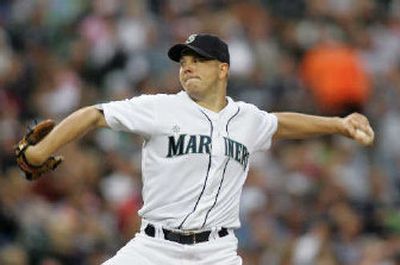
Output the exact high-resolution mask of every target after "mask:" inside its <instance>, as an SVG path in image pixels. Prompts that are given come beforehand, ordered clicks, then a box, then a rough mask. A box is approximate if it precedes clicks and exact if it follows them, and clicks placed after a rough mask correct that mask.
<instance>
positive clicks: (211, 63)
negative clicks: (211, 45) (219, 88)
mask: <svg viewBox="0 0 400 265" xmlns="http://www.w3.org/2000/svg"><path fill="white" fill-rule="evenodd" d="M221 64H222V63H221V62H219V61H217V60H209V59H206V58H203V57H201V56H199V55H197V54H195V53H188V54H183V55H182V57H181V59H180V70H179V80H180V82H181V84H182V87H183V88H184V89H185V91H186V92H188V94H190V95H191V96H193V97H195V98H197V97H198V96H206V95H207V93H211V92H212V90H213V88H214V89H216V83H217V82H218V80H220V79H221Z"/></svg>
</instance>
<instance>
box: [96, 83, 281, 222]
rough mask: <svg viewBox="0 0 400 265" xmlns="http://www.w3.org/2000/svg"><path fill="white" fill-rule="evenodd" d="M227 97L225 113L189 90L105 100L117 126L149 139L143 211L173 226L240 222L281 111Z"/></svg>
mask: <svg viewBox="0 0 400 265" xmlns="http://www.w3.org/2000/svg"><path fill="white" fill-rule="evenodd" d="M227 100H228V104H227V106H226V107H225V108H224V109H223V110H221V111H220V112H218V113H216V112H212V111H210V110H207V109H205V108H202V107H201V106H199V105H198V104H197V103H195V102H194V101H193V100H192V99H191V98H190V97H189V96H188V95H187V94H186V92H183V91H182V92H179V93H178V94H174V95H164V94H159V95H142V96H139V97H134V98H132V99H130V100H123V101H114V102H109V103H105V104H102V105H101V108H102V109H103V112H104V116H105V119H106V121H107V123H108V125H109V126H110V127H111V128H112V129H115V130H121V131H127V132H131V133H136V134H140V135H142V136H143V137H144V139H145V141H144V144H143V150H142V178H143V192H142V195H143V201H144V204H143V207H142V208H141V209H140V211H139V215H140V216H141V217H142V218H144V219H145V220H147V221H148V222H152V223H155V224H160V225H162V226H163V227H166V228H170V229H183V230H208V229H212V228H220V227H227V228H237V227H239V225H240V222H239V200H240V194H241V191H242V187H243V184H244V182H245V179H246V175H247V172H248V169H249V159H250V158H251V156H252V154H253V153H254V152H256V151H262V150H266V149H268V148H269V147H270V145H271V138H272V135H273V134H274V133H275V131H276V129H277V118H276V116H275V115H273V114H270V113H267V112H265V111H261V110H259V109H258V108H257V107H256V106H254V105H251V104H247V103H243V102H234V101H233V100H232V99H231V98H229V97H227Z"/></svg>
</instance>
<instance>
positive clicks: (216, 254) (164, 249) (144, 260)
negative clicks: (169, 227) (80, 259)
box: [103, 231, 242, 265]
mask: <svg viewBox="0 0 400 265" xmlns="http://www.w3.org/2000/svg"><path fill="white" fill-rule="evenodd" d="M237 244H238V241H237V238H236V237H235V235H234V234H233V232H232V231H229V234H228V235H227V236H224V237H222V238H220V237H218V235H217V234H215V235H211V236H210V239H209V241H207V242H202V243H197V244H192V245H184V244H180V243H176V242H172V241H169V240H165V239H164V238H163V235H162V233H156V237H150V236H147V235H146V234H144V233H143V232H140V233H137V234H136V235H135V237H134V238H133V239H131V240H130V241H129V242H128V243H127V244H126V245H125V246H124V247H122V248H121V249H120V250H119V251H118V252H117V254H116V255H115V256H114V257H112V258H111V259H109V260H108V261H106V262H105V263H103V265H133V264H135V265H241V264H242V259H241V258H240V256H238V254H237Z"/></svg>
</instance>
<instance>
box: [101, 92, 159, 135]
mask: <svg viewBox="0 0 400 265" xmlns="http://www.w3.org/2000/svg"><path fill="white" fill-rule="evenodd" d="M154 104H155V96H151V95H142V96H138V97H133V98H131V99H126V100H121V101H111V102H108V103H103V104H99V105H98V106H97V107H98V108H99V109H102V110H103V113H104V117H105V120H106V122H107V124H108V126H110V128H111V129H113V130H117V131H125V132H132V133H136V134H139V135H142V136H145V137H148V136H150V135H152V133H153V132H154V124H155V112H154Z"/></svg>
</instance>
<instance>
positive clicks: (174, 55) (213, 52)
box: [168, 34, 230, 64]
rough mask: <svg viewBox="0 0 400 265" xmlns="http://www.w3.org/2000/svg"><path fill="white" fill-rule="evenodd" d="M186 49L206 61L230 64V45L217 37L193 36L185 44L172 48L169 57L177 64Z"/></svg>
mask: <svg viewBox="0 0 400 265" xmlns="http://www.w3.org/2000/svg"><path fill="white" fill-rule="evenodd" d="M186 49H189V50H191V51H193V52H195V53H197V54H198V55H200V56H202V57H204V58H206V59H210V60H213V59H214V60H218V61H220V62H223V63H227V64H229V63H230V60H229V50H228V45H227V44H226V43H225V42H224V41H223V40H221V39H220V38H218V37H217V36H215V35H211V34H192V35H190V36H189V38H187V40H186V41H185V43H179V44H175V45H174V46H172V47H171V48H170V49H169V51H168V57H169V58H170V59H171V60H173V61H175V62H179V60H180V59H181V56H182V51H184V50H186Z"/></svg>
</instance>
